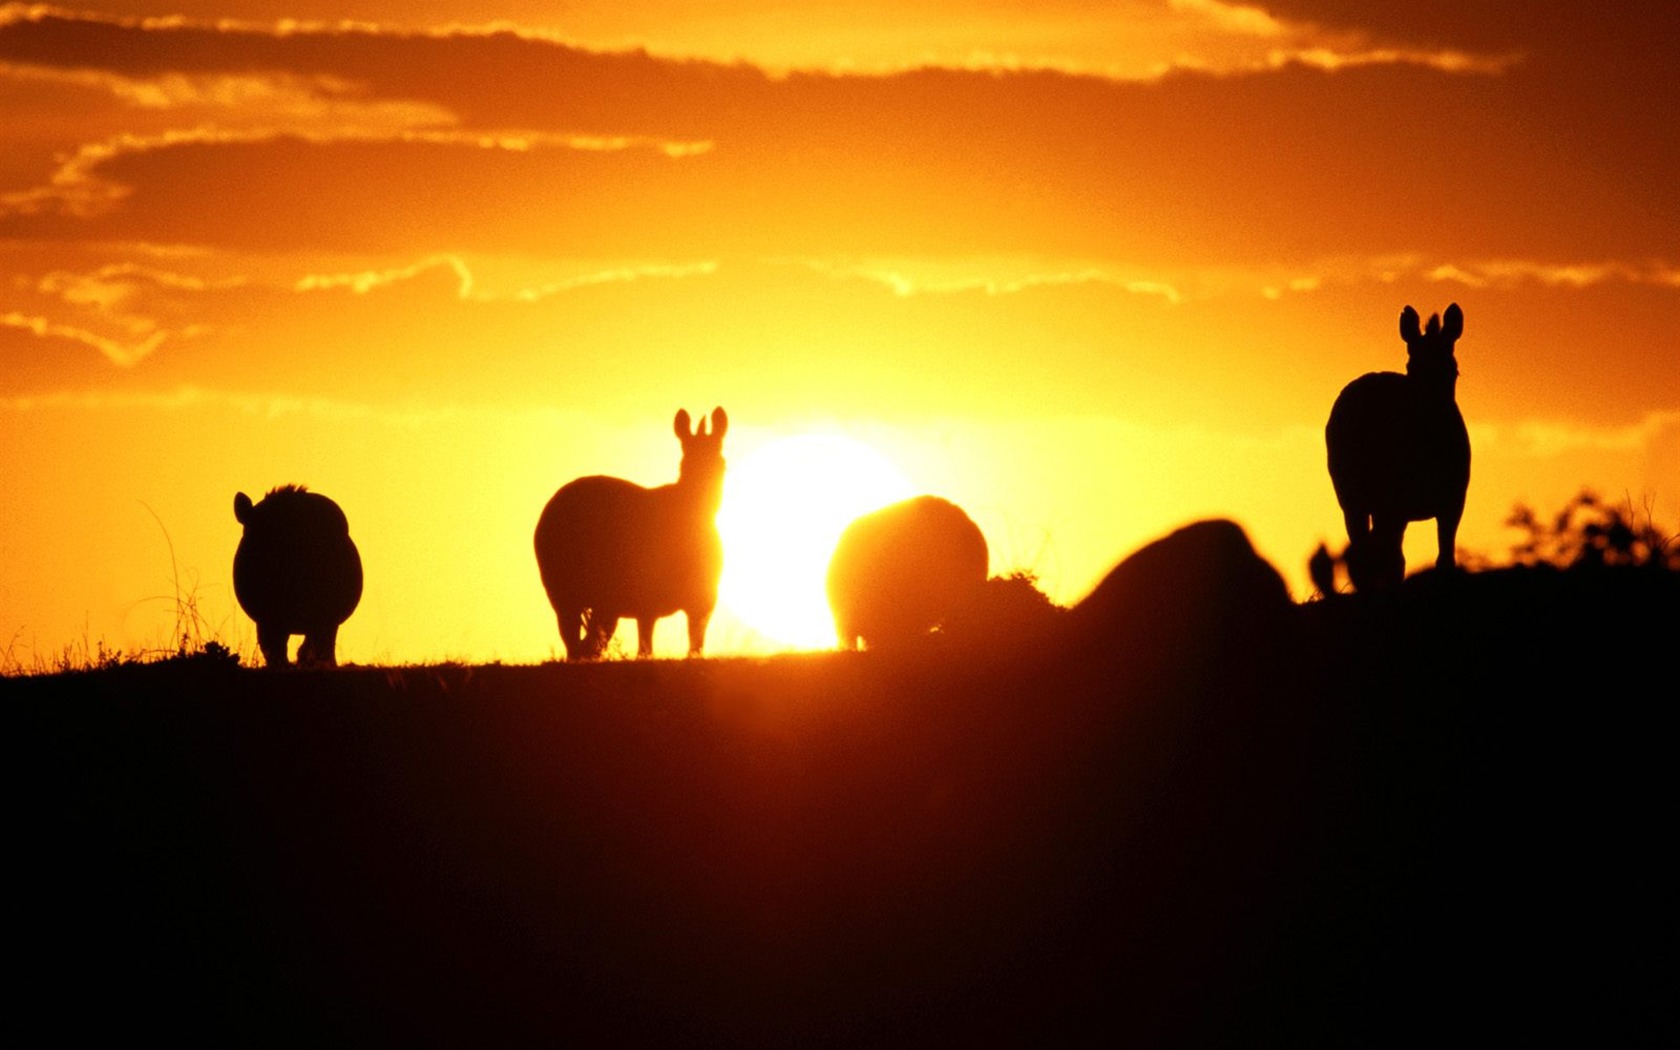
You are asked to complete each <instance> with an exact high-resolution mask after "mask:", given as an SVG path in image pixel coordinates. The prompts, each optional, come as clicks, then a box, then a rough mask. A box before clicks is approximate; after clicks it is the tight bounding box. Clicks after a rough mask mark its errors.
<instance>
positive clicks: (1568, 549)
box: [1505, 489, 1680, 572]
mask: <svg viewBox="0 0 1680 1050" xmlns="http://www.w3.org/2000/svg"><path fill="white" fill-rule="evenodd" d="M1644 519H1645V520H1644V521H1643V523H1641V522H1640V520H1639V515H1638V514H1637V513H1635V511H1634V509H1633V504H1632V501H1631V500H1628V501H1627V502H1625V503H1624V504H1621V505H1617V504H1613V503H1609V502H1606V501H1605V500H1603V499H1601V498H1600V497H1599V496H1598V495H1597V494H1596V493H1594V492H1593V491H1592V490H1590V489H1582V490H1581V491H1580V492H1579V493H1577V494H1576V495H1575V497H1574V498H1573V499H1571V500H1570V501H1569V502H1568V503H1566V504H1564V506H1563V509H1562V510H1560V511H1558V512H1557V514H1555V515H1553V516H1552V518H1551V519H1549V520H1548V519H1545V518H1542V517H1541V516H1540V515H1539V513H1537V512H1536V511H1535V510H1534V509H1533V508H1531V507H1529V506H1528V505H1526V504H1523V503H1518V504H1517V505H1516V506H1514V507H1512V508H1511V514H1510V517H1508V518H1506V519H1505V525H1506V527H1507V528H1513V529H1520V530H1521V531H1522V532H1523V533H1524V536H1523V538H1522V539H1520V540H1518V541H1517V542H1516V543H1514V544H1512V546H1511V560H1512V562H1513V563H1515V564H1517V565H1528V566H1534V565H1552V566H1555V567H1557V568H1560V569H1592V568H1599V567H1606V566H1638V567H1642V568H1649V569H1657V570H1667V571H1669V572H1680V532H1669V531H1665V530H1664V529H1663V528H1661V527H1659V526H1658V525H1657V523H1656V520H1655V518H1654V516H1653V515H1652V513H1651V509H1650V507H1649V506H1646V507H1645V508H1644Z"/></svg>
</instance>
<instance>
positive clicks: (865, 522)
mask: <svg viewBox="0 0 1680 1050" xmlns="http://www.w3.org/2000/svg"><path fill="white" fill-rule="evenodd" d="M988 560H989V552H988V551H987V548H986V537H985V535H984V534H982V533H981V531H980V527H979V526H978V525H976V524H974V521H973V520H972V519H971V518H969V516H968V515H967V514H965V513H963V509H962V508H961V507H959V506H957V505H956V504H955V503H952V502H950V501H949V500H943V499H940V498H939V497H938V496H916V497H913V498H911V499H907V500H904V501H902V502H899V503H894V504H892V505H891V506H888V507H883V508H881V509H880V510H877V511H875V512H873V513H870V514H865V515H864V516H862V517H861V518H858V519H857V520H856V521H854V522H852V523H851V524H850V525H848V526H846V531H845V532H843V533H841V534H840V541H839V543H837V544H836V545H835V547H834V555H833V557H831V558H830V559H829V563H828V581H827V588H828V607H829V610H830V611H831V612H833V614H834V632H835V635H836V636H837V638H838V639H839V642H840V648H842V649H855V648H857V647H858V643H859V641H860V640H861V641H862V643H863V645H864V646H866V647H868V648H880V647H882V646H885V645H900V644H903V643H905V642H910V641H914V640H915V639H917V638H920V637H923V636H925V635H926V634H927V633H928V632H930V631H932V630H934V629H935V628H937V627H940V626H942V625H943V624H944V623H945V621H946V620H947V619H948V618H949V617H951V616H952V615H954V614H958V613H961V612H965V611H967V610H968V609H969V607H970V606H971V605H972V604H973V603H974V602H975V601H976V600H977V599H978V598H979V595H980V591H981V588H982V587H984V586H985V583H986V568H987V562H988Z"/></svg>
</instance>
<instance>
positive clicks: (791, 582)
mask: <svg viewBox="0 0 1680 1050" xmlns="http://www.w3.org/2000/svg"><path fill="white" fill-rule="evenodd" d="M913 494H914V490H913V488H912V486H911V484H910V481H909V479H908V478H906V477H905V476H904V474H903V473H902V472H901V471H900V470H899V469H898V468H897V467H895V466H894V465H893V464H892V462H891V461H890V460H888V459H887V458H886V457H885V456H883V455H882V454H881V453H879V452H877V451H876V450H875V449H873V448H871V447H869V446H868V445H866V444H864V443H862V442H860V441H857V440H855V439H853V438H849V437H845V436H843V435H839V434H805V435H799V436H796V437H787V438H780V439H777V440H774V441H771V442H769V443H768V444H766V445H764V446H762V447H761V448H759V449H757V450H756V451H754V452H750V453H748V454H746V455H745V456H743V457H741V459H740V460H739V461H733V460H732V461H731V463H730V465H729V474H728V478H727V480H726V481H725V483H724V500H723V508H722V510H720V511H719V512H718V517H717V525H718V531H719V532H721V533H722V535H723V545H724V570H723V579H722V580H721V581H720V583H719V585H718V601H719V603H720V604H721V605H723V606H726V607H728V608H729V609H730V610H731V611H732V612H734V614H735V615H736V616H737V617H739V618H740V619H741V621H742V622H743V623H745V624H746V625H747V626H748V627H750V628H752V629H753V630H754V631H756V632H758V633H759V634H760V635H762V636H764V638H766V639H767V640H769V641H770V642H772V643H775V644H779V645H785V646H790V647H795V648H822V647H828V646H832V645H834V621H833V619H832V617H831V616H830V615H829V611H828V599H827V597H826V595H825V594H824V590H823V580H824V577H825V576H826V575H827V572H828V560H829V557H830V556H831V555H832V554H833V553H834V545H835V543H836V542H838V541H839V539H840V533H841V532H843V531H844V530H845V528H846V526H847V525H849V524H851V522H852V520H853V519H854V518H856V517H858V516H859V515H860V514H865V513H868V512H869V511H871V510H875V509H877V508H879V507H882V506H885V505H886V504H888V503H892V502H894V501H895V500H900V499H904V498H906V497H908V496H910V495H913Z"/></svg>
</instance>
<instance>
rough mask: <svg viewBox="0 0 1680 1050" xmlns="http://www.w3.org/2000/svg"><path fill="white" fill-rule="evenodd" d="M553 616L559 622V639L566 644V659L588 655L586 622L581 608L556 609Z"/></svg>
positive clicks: (577, 658)
mask: <svg viewBox="0 0 1680 1050" xmlns="http://www.w3.org/2000/svg"><path fill="white" fill-rule="evenodd" d="M554 618H555V620H557V621H558V622H559V624H560V641H562V642H564V643H565V645H566V659H568V660H582V659H584V658H585V657H586V656H588V655H589V654H588V652H587V639H586V638H585V637H584V635H585V632H586V630H587V629H588V628H587V623H586V621H585V619H584V615H583V610H581V609H557V610H555V613H554Z"/></svg>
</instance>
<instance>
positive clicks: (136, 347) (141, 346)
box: [0, 311, 168, 368]
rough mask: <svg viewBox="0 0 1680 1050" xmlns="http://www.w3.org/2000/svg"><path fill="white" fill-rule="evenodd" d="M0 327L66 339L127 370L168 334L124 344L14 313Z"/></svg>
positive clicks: (3, 317)
mask: <svg viewBox="0 0 1680 1050" xmlns="http://www.w3.org/2000/svg"><path fill="white" fill-rule="evenodd" d="M0 327H4V328H15V329H21V330H22V331H25V332H28V333H30V334H31V335H34V336H37V337H39V338H42V339H67V340H69V341H71V342H74V343H80V344H82V345H84V346H90V347H92V348H94V349H95V350H98V351H99V352H100V353H101V354H103V355H105V357H106V359H107V360H109V361H110V362H111V363H112V364H115V365H120V366H123V367H125V368H126V367H130V366H133V365H135V364H137V363H139V362H140V360H141V359H143V358H145V357H146V356H147V355H148V354H150V353H152V352H153V351H154V350H156V349H157V348H158V347H159V346H161V345H163V341H164V340H165V339H166V338H168V333H166V332H161V331H154V332H152V333H151V334H150V335H147V336H146V337H145V338H144V339H140V340H138V341H135V342H124V341H121V340H118V339H110V338H106V337H105V336H101V335H98V334H95V333H93V332H90V331H87V330H86V329H82V328H77V327H75V326H74V325H68V324H61V323H59V322H56V321H53V320H51V319H50V318H46V317H33V316H29V315H26V314H23V313H19V312H17V311H12V312H9V313H4V314H0Z"/></svg>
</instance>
